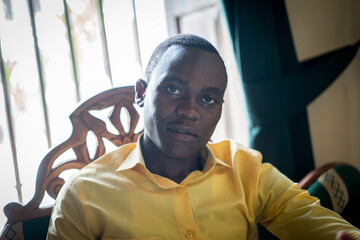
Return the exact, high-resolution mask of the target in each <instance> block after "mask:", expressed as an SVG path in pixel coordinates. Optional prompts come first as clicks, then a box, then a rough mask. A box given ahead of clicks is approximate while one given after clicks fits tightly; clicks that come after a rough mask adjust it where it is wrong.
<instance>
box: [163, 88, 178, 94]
mask: <svg viewBox="0 0 360 240" xmlns="http://www.w3.org/2000/svg"><path fill="white" fill-rule="evenodd" d="M166 89H167V90H168V92H169V93H172V94H174V95H180V90H179V89H178V88H177V87H167V88H166Z"/></svg>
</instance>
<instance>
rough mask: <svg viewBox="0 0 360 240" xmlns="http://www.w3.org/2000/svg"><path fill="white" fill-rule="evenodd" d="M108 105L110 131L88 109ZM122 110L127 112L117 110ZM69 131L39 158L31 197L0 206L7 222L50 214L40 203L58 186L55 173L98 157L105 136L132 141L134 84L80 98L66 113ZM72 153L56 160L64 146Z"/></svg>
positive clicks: (135, 115) (115, 141) (54, 193)
mask: <svg viewBox="0 0 360 240" xmlns="http://www.w3.org/2000/svg"><path fill="white" fill-rule="evenodd" d="M107 108H112V111H111V114H109V116H108V119H107V120H108V122H111V124H112V125H113V127H114V128H113V129H116V130H117V133H114V130H112V131H110V130H109V127H108V125H109V124H107V122H106V121H103V120H101V119H99V118H98V117H95V116H94V114H92V113H91V111H95V110H104V109H107ZM122 111H125V112H126V113H127V114H121V112H122ZM120 115H127V116H128V118H127V119H128V130H127V129H126V128H125V127H124V125H123V123H122V118H121V117H120ZM70 120H71V124H72V128H73V130H72V134H71V136H70V138H69V139H67V140H66V141H65V142H63V143H61V144H60V145H58V146H56V147H54V148H53V149H52V150H51V151H50V152H49V153H48V154H47V155H46V156H45V157H44V158H43V160H42V161H41V163H40V166H39V169H38V173H37V179H36V189H35V194H34V196H33V198H32V199H31V200H30V202H28V203H27V204H26V205H21V204H20V203H9V204H8V205H6V206H5V207H4V213H5V215H6V216H7V218H8V222H7V225H9V224H10V225H11V224H15V223H17V222H23V221H27V220H31V219H35V218H41V217H44V216H50V214H51V210H52V206H49V207H40V204H41V202H42V200H43V198H44V195H45V192H47V193H48V194H49V195H50V196H51V197H52V198H54V199H56V197H57V195H58V193H59V191H60V189H61V187H62V186H63V184H64V183H65V181H64V179H63V178H61V177H60V176H59V175H60V174H61V173H63V172H64V171H67V170H69V169H81V168H83V167H84V166H86V165H87V164H89V163H91V162H92V161H94V160H95V159H97V158H98V157H100V156H102V155H104V154H105V153H106V144H105V143H104V139H107V140H108V141H110V142H111V143H113V144H114V145H116V146H120V145H122V144H125V143H130V142H135V141H136V140H137V138H138V136H139V135H140V134H141V133H142V130H140V131H138V132H135V130H136V127H137V125H138V121H139V114H138V112H137V110H136V109H135V107H134V87H133V86H127V87H118V88H113V89H110V90H107V91H104V92H101V93H99V94H97V95H95V96H94V97H92V98H90V99H88V100H86V101H84V102H83V103H82V104H80V105H79V106H78V107H77V108H76V110H75V111H74V112H73V113H72V114H71V115H70ZM90 131H91V132H93V133H94V134H95V136H96V139H97V146H96V151H94V152H95V154H93V157H91V154H90V153H89V147H88V142H87V141H88V140H87V139H88V137H87V136H88V133H89V132H90ZM71 149H72V150H73V152H74V153H75V155H74V156H75V158H74V159H67V160H66V161H61V162H58V161H56V160H58V159H59V157H60V156H61V155H62V154H64V153H65V152H66V151H68V150H71Z"/></svg>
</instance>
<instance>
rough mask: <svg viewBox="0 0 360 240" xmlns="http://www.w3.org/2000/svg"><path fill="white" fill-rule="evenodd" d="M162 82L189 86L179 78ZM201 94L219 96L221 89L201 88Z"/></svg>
mask: <svg viewBox="0 0 360 240" xmlns="http://www.w3.org/2000/svg"><path fill="white" fill-rule="evenodd" d="M164 82H177V83H179V84H181V85H185V86H188V85H189V82H188V81H186V80H183V79H181V78H176V77H174V78H167V79H165V80H164ZM202 91H203V92H212V93H215V94H219V93H220V92H221V89H220V88H218V87H206V88H203V89H202Z"/></svg>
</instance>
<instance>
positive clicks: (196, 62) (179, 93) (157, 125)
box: [144, 45, 226, 159]
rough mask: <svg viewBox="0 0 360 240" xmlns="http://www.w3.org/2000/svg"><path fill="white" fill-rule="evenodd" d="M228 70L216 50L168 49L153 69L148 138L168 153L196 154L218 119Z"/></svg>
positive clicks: (146, 112)
mask: <svg viewBox="0 0 360 240" xmlns="http://www.w3.org/2000/svg"><path fill="white" fill-rule="evenodd" d="M225 88H226V72H225V69H224V67H223V65H222V62H221V60H220V59H219V57H218V56H217V55H216V54H213V53H209V52H206V51H204V50H201V49H197V48H188V47H183V46H179V45H174V46H171V47H169V48H168V49H167V50H166V51H165V53H164V54H163V56H162V57H161V60H160V62H159V63H158V65H157V66H156V67H155V69H154V70H153V73H152V75H151V80H150V81H149V83H148V86H147V89H146V92H145V98H144V125H145V134H144V138H150V139H151V141H152V142H153V143H154V145H155V146H156V147H157V148H158V149H159V150H160V151H161V152H162V153H163V154H164V155H166V156H167V157H171V158H177V159H183V158H187V157H191V156H193V155H195V154H198V153H199V151H200V150H201V148H202V147H204V146H205V145H206V144H207V142H208V141H209V139H210V137H211V135H212V133H213V132H214V130H215V127H216V124H217V122H218V121H219V119H220V116H221V110H222V104H223V97H224V91H225Z"/></svg>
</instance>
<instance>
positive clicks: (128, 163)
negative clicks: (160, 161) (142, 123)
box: [116, 135, 231, 173]
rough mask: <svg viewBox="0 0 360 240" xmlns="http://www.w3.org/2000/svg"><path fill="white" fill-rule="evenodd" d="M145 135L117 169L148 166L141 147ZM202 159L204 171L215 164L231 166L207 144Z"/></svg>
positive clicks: (202, 152)
mask: <svg viewBox="0 0 360 240" xmlns="http://www.w3.org/2000/svg"><path fill="white" fill-rule="evenodd" d="M142 137H143V135H140V136H139V138H138V140H137V143H136V147H135V148H134V149H133V150H132V151H131V152H130V154H129V155H128V156H127V157H126V158H125V159H124V161H123V162H122V163H121V165H120V166H119V167H118V169H117V170H116V171H123V170H127V169H132V168H134V167H135V166H137V165H141V166H143V167H144V168H146V165H145V161H144V157H143V155H142V151H141V147H140V139H141V138H142ZM200 154H201V160H202V164H203V166H204V168H203V172H204V173H205V172H207V171H209V170H210V169H211V168H213V167H214V166H215V165H222V166H225V167H231V166H230V165H228V164H226V163H225V162H223V161H221V160H220V159H218V158H217V157H216V156H215V154H214V153H213V151H212V150H211V149H210V148H209V147H208V146H207V145H206V146H205V148H203V149H202V151H201V153H200Z"/></svg>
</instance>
